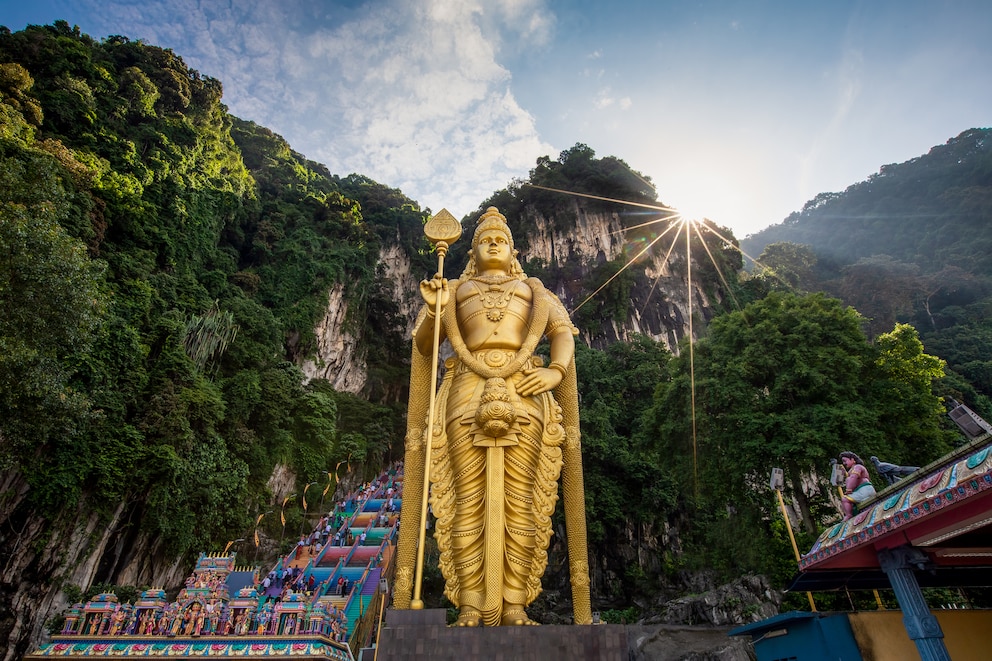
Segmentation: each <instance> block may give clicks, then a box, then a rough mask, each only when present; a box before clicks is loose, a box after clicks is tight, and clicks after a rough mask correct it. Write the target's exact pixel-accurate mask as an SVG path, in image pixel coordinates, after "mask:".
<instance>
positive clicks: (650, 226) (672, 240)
mask: <svg viewBox="0 0 992 661" xmlns="http://www.w3.org/2000/svg"><path fill="white" fill-rule="evenodd" d="M635 174H636V173H635ZM640 179H641V181H644V183H646V184H648V185H649V186H651V184H650V182H648V181H646V180H645V179H643V178H642V177H641V178H640ZM525 185H527V186H530V187H532V188H537V189H540V190H545V191H549V192H554V193H560V194H562V195H570V196H573V197H582V198H586V199H591V200H598V201H601V202H609V203H613V204H619V205H623V206H625V207H636V208H638V209H646V210H647V211H632V212H629V213H627V214H625V215H627V217H630V216H637V215H645V216H653V217H651V218H650V219H648V220H645V221H644V222H641V223H637V224H634V225H629V226H626V227H623V228H621V229H619V230H617V231H615V232H611V234H612V235H617V234H621V235H622V239H623V241H624V244H625V247H624V249H623V252H624V253H625V254H626V255H627V260H626V262H625V263H624V265H623V266H622V267H621V268H620V269H619V270H617V272H616V273H614V274H613V275H612V276H610V278H609V279H608V280H606V282H604V283H603V284H602V285H600V286H599V287H598V288H597V289H596V290H595V291H594V292H592V293H591V294H589V295H588V296H586V298H585V299H583V300H582V301H581V302H580V303H579V304H578V305H577V306H575V308H574V309H573V310H571V314H573V315H574V314H575V313H576V312H577V311H578V310H579V309H581V308H582V306H584V305H585V304H587V303H588V302H590V301H591V300H593V299H595V298H596V297H597V296H598V295H599V294H600V292H602V291H603V290H604V289H605V288H606V287H607V286H609V284H610V283H611V282H613V281H614V280H616V279H617V278H618V277H619V276H620V275H621V274H622V273H623V272H624V271H626V270H627V269H629V268H630V267H631V266H633V265H634V264H636V263H637V262H638V260H640V259H641V258H642V257H643V256H644V255H647V254H649V253H650V252H651V251H652V250H653V249H655V246H659V244H660V246H659V248H658V252H659V253H661V251H662V250H663V251H664V254H663V257H662V259H661V260H660V262H659V263H660V264H662V265H663V267H664V265H666V264H668V263H669V260H670V259H671V256H672V253H673V251H675V249H676V246H677V245H678V243H679V240H680V239H681V238H682V237H683V236H684V240H685V255H686V259H685V264H686V266H685V269H686V275H685V279H686V290H687V291H686V301H687V305H688V309H687V313H688V314H687V325H688V328H687V330H688V341H687V343H686V344H687V348H688V350H689V383H690V395H689V396H690V410H691V418H692V466H693V483H694V485H695V488H696V492H697V494H698V490H699V480H698V456H697V442H696V435H697V432H696V368H695V351H694V348H693V341H692V338H693V336H694V328H693V318H694V315H695V311H694V310H693V298H694V296H693V289H692V261H693V260H692V252H693V251H692V248H693V238H695V239H696V240H697V242H698V244H699V245H700V246H702V249H703V251H705V253H706V256H707V257H708V258H709V261H710V262H711V263H712V264H713V268H714V269H715V270H716V272H717V275H718V276H719V278H720V282H722V283H723V286H724V288H725V290H726V291H727V294H728V295H729V296H730V297H731V300H732V301H733V304H734V307H735V308H738V309H740V305H739V304H738V302H737V299H736V297H735V296H734V292H733V289H732V288H731V286H730V283H729V282H728V281H727V278H726V276H725V275H724V273H723V269H722V268H721V266H720V261H719V260H718V259H717V258H716V256H715V255H714V254H713V251H712V250H711V249H710V245H709V241H707V237H706V236H704V234H705V233H710V234H712V235H713V236H714V237H716V240H718V241H719V242H720V244H721V246H722V247H724V248H726V247H727V246H731V247H733V248H734V249H736V250H738V251H740V247H739V246H738V245H737V244H736V243H735V242H734V241H732V240H730V239H728V238H727V237H725V236H723V235H722V234H721V233H720V232H719V231H718V230H717V229H716V228H715V227H714V226H713V223H712V221H709V222H707V221H706V220H704V219H702V218H701V217H699V216H690V215H688V214H687V213H683V212H681V211H680V210H678V209H676V208H672V207H666V206H663V205H658V204H647V203H643V202H633V201H630V200H621V199H616V198H610V197H604V196H601V195H590V194H588V193H578V192H576V191H567V190H561V189H557V188H549V187H547V186H538V185H536V184H525ZM651 187H652V188H654V187H653V186H651ZM656 229H658V230H659V231H655V230H656ZM629 235H634V236H629ZM666 239H667V241H666V242H663V241H665V240H666ZM711 241H712V239H711ZM630 253H633V254H630ZM741 254H742V255H744V256H745V257H747V258H748V259H750V260H751V261H753V262H755V264H757V263H758V262H757V260H755V259H754V258H752V257H751V256H750V255H747V254H745V253H743V252H741ZM661 277H662V273H660V272H659V273H658V274H657V276H655V278H654V281H653V282H652V284H651V289H650V290H649V291H648V295H647V297H646V298H645V300H644V302H643V304H642V306H643V307H642V310H641V312H642V313H643V311H644V309H646V308H647V305H648V303H649V302H650V300H651V297H652V296H653V295H654V291H655V289H656V288H657V286H658V283H659V282H660V280H661ZM675 348H676V349H677V347H675Z"/></svg>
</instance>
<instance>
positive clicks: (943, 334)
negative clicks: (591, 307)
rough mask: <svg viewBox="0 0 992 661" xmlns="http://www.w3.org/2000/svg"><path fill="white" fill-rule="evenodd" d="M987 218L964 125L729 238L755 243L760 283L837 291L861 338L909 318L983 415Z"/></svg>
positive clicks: (991, 253)
mask: <svg viewBox="0 0 992 661" xmlns="http://www.w3.org/2000/svg"><path fill="white" fill-rule="evenodd" d="M990 218H992V129H988V128H984V129H970V130H967V131H964V132H963V133H961V134H960V135H958V136H957V137H955V138H952V139H950V140H948V141H947V143H946V144H944V145H938V146H936V147H934V148H933V149H931V150H930V151H929V153H927V154H925V155H923V156H919V157H917V158H914V159H912V160H909V161H906V162H905V163H898V164H892V165H885V166H882V168H881V169H880V170H879V172H878V173H877V174H874V175H872V176H871V177H869V178H868V179H866V180H865V181H862V182H859V183H856V184H853V185H852V186H850V187H848V188H847V190H845V191H843V192H841V193H821V194H820V195H818V196H816V197H815V198H813V199H812V200H810V201H809V202H808V203H806V205H805V206H804V207H803V209H802V210H801V211H798V212H795V213H793V214H792V215H790V216H789V217H788V218H786V219H785V221H784V222H782V223H781V224H779V225H774V226H772V227H769V228H767V229H765V230H763V231H761V232H758V233H757V234H755V235H753V236H750V237H748V238H746V239H744V240H742V241H741V245H742V247H743V248H744V250H745V251H747V252H748V254H750V255H759V253H760V252H762V251H763V254H761V255H760V256H759V257H758V261H759V262H760V264H761V265H762V266H763V267H765V273H764V278H765V280H766V282H768V281H773V282H774V283H775V284H774V285H772V286H780V285H781V283H783V282H786V283H788V284H789V285H791V286H794V287H798V288H799V289H800V290H802V291H817V290H820V291H825V292H827V293H829V294H831V295H834V296H837V297H838V298H840V299H842V300H843V301H844V302H845V303H847V304H848V305H852V306H854V307H855V308H857V310H858V311H859V312H860V313H861V314H863V315H864V316H865V317H866V318H867V319H868V330H869V333H870V334H871V335H872V336H875V335H878V334H879V333H883V332H886V331H887V330H889V329H891V328H892V327H893V326H894V325H895V324H896V323H908V324H911V325H913V326H914V327H916V328H917V329H918V330H919V332H920V335H921V338H922V340H923V343H924V345H925V346H926V348H927V350H928V351H929V352H930V353H933V354H935V355H937V356H940V357H941V358H943V359H944V360H946V361H947V363H948V372H949V379H948V382H949V383H951V384H953V388H954V389H956V390H958V391H959V392H960V394H961V396H959V397H958V399H961V401H964V402H965V403H966V404H968V405H969V406H971V407H972V408H973V409H975V410H977V411H979V412H980V413H981V414H982V415H983V416H985V417H986V418H989V419H992V400H990V399H989V397H992V330H990V329H992V233H990V232H989V219H990ZM761 271H762V269H761V268H759V269H757V270H756V272H758V273H759V274H761ZM962 397H963V399H962Z"/></svg>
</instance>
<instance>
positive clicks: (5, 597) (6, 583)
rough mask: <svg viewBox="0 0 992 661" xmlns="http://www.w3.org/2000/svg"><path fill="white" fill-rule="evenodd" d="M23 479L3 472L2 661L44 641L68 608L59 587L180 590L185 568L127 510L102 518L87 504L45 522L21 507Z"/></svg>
mask: <svg viewBox="0 0 992 661" xmlns="http://www.w3.org/2000/svg"><path fill="white" fill-rule="evenodd" d="M27 491H28V486H27V483H26V481H25V480H24V479H23V477H22V476H21V475H20V474H17V473H13V472H6V473H0V493H2V494H4V498H2V499H0V521H4V523H5V525H4V526H0V548H2V549H3V550H4V555H3V556H2V557H3V566H2V568H0V640H5V641H7V644H6V647H5V648H2V647H0V661H14V660H15V659H20V658H22V657H23V656H24V654H26V653H27V652H28V651H29V648H31V647H33V646H34V645H36V644H37V643H38V642H39V641H40V640H42V639H43V637H44V635H45V622H46V621H47V620H48V619H49V618H51V617H52V616H54V615H58V614H59V613H61V612H63V611H64V610H65V608H66V607H68V606H70V605H71V604H69V603H68V601H67V599H66V596H65V593H64V592H63V590H62V588H63V586H67V585H91V584H92V583H95V582H101V581H109V582H114V583H118V584H133V585H141V584H144V585H178V584H179V583H181V582H182V580H183V578H184V576H185V575H186V573H187V570H188V568H187V567H186V566H183V565H181V563H180V562H179V561H178V559H175V558H168V557H165V556H164V554H163V553H162V552H161V544H160V543H159V542H158V541H157V540H152V539H151V538H149V537H148V536H147V535H143V534H141V533H139V532H137V530H138V525H137V521H136V520H133V519H136V518H137V517H139V516H140V513H139V512H136V511H135V510H134V509H133V508H130V507H129V506H128V503H124V502H122V503H118V504H117V505H116V507H114V509H113V511H111V512H109V513H106V512H105V510H104V511H103V512H101V511H100V510H99V509H98V508H97V507H94V506H92V505H91V504H90V503H86V502H85V501H83V502H81V503H80V505H79V507H77V508H75V509H72V510H64V511H63V512H61V514H60V516H59V517H58V518H57V519H55V520H53V521H47V520H45V519H44V518H42V517H39V516H35V515H34V513H33V512H31V511H30V508H28V507H27V506H26V505H25V501H24V498H25V496H26V495H27Z"/></svg>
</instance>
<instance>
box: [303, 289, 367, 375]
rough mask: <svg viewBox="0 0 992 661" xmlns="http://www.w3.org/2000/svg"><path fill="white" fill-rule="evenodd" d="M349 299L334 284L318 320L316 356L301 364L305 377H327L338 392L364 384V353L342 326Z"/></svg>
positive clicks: (357, 342) (315, 331)
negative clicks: (322, 316) (325, 306)
mask: <svg viewBox="0 0 992 661" xmlns="http://www.w3.org/2000/svg"><path fill="white" fill-rule="evenodd" d="M347 317H348V301H347V300H345V297H344V285H343V284H337V285H335V286H334V287H333V288H332V289H331V291H330V292H329V293H328V295H327V308H326V309H325V311H324V318H323V319H321V320H320V321H319V322H318V323H317V327H316V328H315V329H314V335H315V336H316V338H317V350H316V353H317V355H316V357H315V358H313V359H310V358H308V359H306V360H304V361H303V364H302V365H301V366H300V367H301V368H302V369H303V374H304V375H306V377H307V379H308V380H310V379H327V380H328V381H330V382H331V384H332V385H333V386H334V389H335V390H337V391H340V392H350V393H358V392H361V390H362V388H363V387H365V375H366V372H367V370H366V365H365V356H364V354H363V352H362V351H361V347H360V345H359V341H358V340H359V339H358V338H357V337H355V336H354V335H353V334H352V333H351V332H349V331H348V329H347V328H346V327H345V321H346V319H347Z"/></svg>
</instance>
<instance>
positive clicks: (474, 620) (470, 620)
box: [455, 606, 482, 627]
mask: <svg viewBox="0 0 992 661" xmlns="http://www.w3.org/2000/svg"><path fill="white" fill-rule="evenodd" d="M455 626H456V627H478V626H482V613H480V612H479V611H477V610H476V609H474V608H472V607H471V606H466V607H465V608H462V609H461V611H460V612H459V613H458V619H457V620H455Z"/></svg>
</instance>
